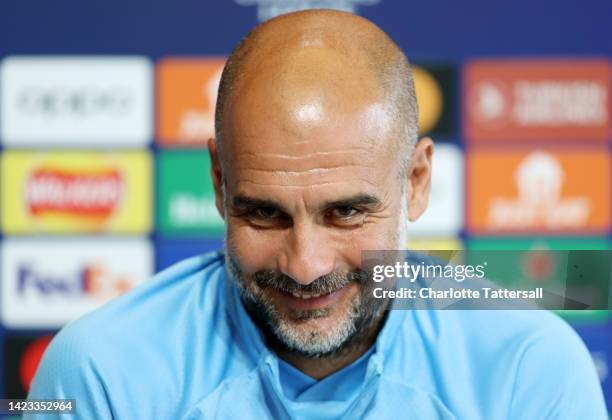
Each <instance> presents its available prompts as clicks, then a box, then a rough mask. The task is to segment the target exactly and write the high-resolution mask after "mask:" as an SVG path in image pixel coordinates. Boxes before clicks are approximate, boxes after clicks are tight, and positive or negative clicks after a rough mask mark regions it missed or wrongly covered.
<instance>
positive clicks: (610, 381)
mask: <svg viewBox="0 0 612 420" xmlns="http://www.w3.org/2000/svg"><path fill="white" fill-rule="evenodd" d="M574 329H575V330H576V332H577V333H578V335H580V338H582V340H583V341H584V343H585V344H586V346H587V348H588V349H589V351H590V352H591V356H592V357H593V361H594V362H595V367H596V369H597V374H598V375H599V379H600V381H601V386H602V388H603V392H604V395H605V397H606V404H607V406H608V411H609V412H612V340H610V336H611V335H612V323H608V324H605V325H583V324H580V325H574Z"/></svg>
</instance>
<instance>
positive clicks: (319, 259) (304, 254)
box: [278, 222, 335, 286]
mask: <svg viewBox="0 0 612 420" xmlns="http://www.w3.org/2000/svg"><path fill="white" fill-rule="evenodd" d="M334 260H335V257H334V253H333V250H332V248H331V247H330V244H329V239H328V238H327V237H326V235H325V232H324V228H323V227H318V226H316V225H313V224H312V223H308V222H304V223H294V225H293V227H292V228H291V231H290V233H289V238H288V243H287V246H286V247H285V248H284V250H283V251H282V252H281V253H280V255H279V260H278V265H279V269H280V271H281V272H282V273H283V274H285V275H287V276H289V277H291V278H292V279H293V280H294V281H296V282H297V283H300V284H302V285H304V286H305V285H308V284H310V283H312V282H313V281H315V280H316V279H318V278H319V277H321V276H323V275H325V274H329V273H331V272H332V271H333V270H334Z"/></svg>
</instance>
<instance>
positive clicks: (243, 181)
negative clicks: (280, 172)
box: [236, 177, 381, 189]
mask: <svg viewBox="0 0 612 420" xmlns="http://www.w3.org/2000/svg"><path fill="white" fill-rule="evenodd" d="M351 181H353V182H354V181H363V182H364V183H366V184H369V185H371V186H372V187H374V188H376V189H380V188H381V186H380V185H379V184H376V183H374V182H372V181H371V180H370V179H368V178H355V177H353V178H350V179H347V180H342V181H323V182H317V183H315V184H313V183H307V184H304V185H295V184H293V185H292V184H287V183H283V182H272V183H269V182H261V181H259V182H258V181H253V180H250V179H240V180H237V181H236V184H238V185H240V184H253V185H257V186H264V187H283V188H298V189H300V188H316V187H323V186H327V185H336V184H346V183H347V182H351Z"/></svg>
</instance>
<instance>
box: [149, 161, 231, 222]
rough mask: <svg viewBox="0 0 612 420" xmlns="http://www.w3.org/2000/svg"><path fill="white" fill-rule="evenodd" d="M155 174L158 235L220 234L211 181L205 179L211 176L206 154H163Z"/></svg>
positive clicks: (221, 220) (219, 219)
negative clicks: (156, 178)
mask: <svg viewBox="0 0 612 420" xmlns="http://www.w3.org/2000/svg"><path fill="white" fill-rule="evenodd" d="M158 173H159V180H160V182H159V184H158V185H159V190H158V192H157V198H158V209H157V215H158V217H159V229H160V231H161V232H163V233H183V234H189V233H191V234H201V233H209V234H221V233H223V229H224V224H223V219H222V218H221V216H219V212H218V210H217V207H216V205H215V193H214V189H213V186H212V180H210V179H209V178H207V177H208V174H209V173H210V159H209V156H208V153H207V152H183V151H174V152H162V153H161V155H160V156H159V160H158ZM193 174H201V176H197V177H194V176H193Z"/></svg>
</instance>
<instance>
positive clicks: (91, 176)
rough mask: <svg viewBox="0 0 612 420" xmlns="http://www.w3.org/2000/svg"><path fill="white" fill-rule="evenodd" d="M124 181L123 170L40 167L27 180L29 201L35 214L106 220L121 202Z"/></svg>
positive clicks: (27, 200)
mask: <svg viewBox="0 0 612 420" xmlns="http://www.w3.org/2000/svg"><path fill="white" fill-rule="evenodd" d="M124 188H125V181H124V180H123V177H122V174H121V171H119V170H116V169H108V170H104V171H100V172H98V173H95V172H90V173H88V172H83V173H79V172H71V171H65V170H62V169H61V168H60V169H53V168H38V169H35V170H34V171H32V173H31V174H30V176H29V177H28V179H27V181H26V187H25V189H26V202H27V204H28V208H29V210H30V213H32V214H33V215H36V216H43V215H44V214H46V213H50V214H54V213H55V214H66V215H70V216H74V217H92V218H95V219H102V220H104V219H107V218H108V217H110V216H111V215H112V213H113V211H114V210H115V209H116V208H118V207H119V206H120V205H121V202H122V200H123V190H124Z"/></svg>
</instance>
